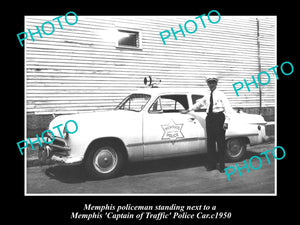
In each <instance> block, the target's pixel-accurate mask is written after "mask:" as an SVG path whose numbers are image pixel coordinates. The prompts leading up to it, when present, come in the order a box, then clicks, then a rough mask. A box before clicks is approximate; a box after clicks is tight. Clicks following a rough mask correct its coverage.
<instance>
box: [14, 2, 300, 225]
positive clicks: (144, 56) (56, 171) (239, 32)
mask: <svg viewBox="0 0 300 225" xmlns="http://www.w3.org/2000/svg"><path fill="white" fill-rule="evenodd" d="M91 7H92V6H91ZM285 10H286V9H284V8H282V9H280V10H279V9H275V8H274V9H273V8H272V9H271V8H270V9H268V10H265V11H264V10H263V9H260V8H257V10H254V11H251V10H250V9H248V10H246V9H244V10H240V11H239V10H237V9H236V10H235V9H231V10H229V9H225V8H222V7H217V6H215V7H210V8H204V7H203V8H201V7H200V8H198V9H197V10H195V9H194V10H192V12H191V13H186V12H185V11H182V12H181V13H180V12H178V11H174V12H171V11H170V12H166V13H161V12H160V11H158V12H157V13H156V14H157V15H155V14H149V13H143V12H144V11H140V12H139V13H130V12H129V11H128V12H127V13H126V14H125V12H123V13H122V12H118V10H116V11H113V10H108V11H107V12H103V11H100V10H99V11H97V10H95V9H93V10H92V9H91V10H84V9H80V8H75V7H69V8H66V9H60V10H58V9H57V10H53V9H50V8H49V12H47V11H45V10H40V11H39V10H33V9H32V10H31V9H29V8H28V7H27V8H26V7H25V8H24V10H23V11H22V12H21V13H20V15H18V16H17V17H16V20H17V24H18V26H17V29H16V30H15V34H14V35H15V47H16V49H17V51H16V53H17V61H16V62H17V63H16V69H17V73H18V76H17V77H16V78H15V80H16V81H15V82H16V83H17V84H18V87H17V89H16V90H17V102H16V106H17V112H18V116H17V118H16V119H15V121H16V123H17V124H16V125H15V126H17V127H18V130H17V135H16V137H15V142H14V143H13V144H14V145H15V149H14V158H15V161H16V164H15V166H16V169H15V171H16V175H15V177H16V182H15V183H14V185H15V186H16V192H15V194H14V197H15V201H16V202H18V203H19V204H20V207H22V208H23V209H24V210H22V213H21V214H20V216H21V217H23V218H24V222H25V221H31V222H32V223H33V224H34V223H35V222H38V221H41V220H47V221H48V222H51V224H52V221H53V222H54V221H56V222H57V221H60V223H62V224H69V223H74V224H76V223H81V224H82V223H85V224H90V223H97V224H99V223H102V224H107V223H118V224H119V223H126V224H128V223H133V224H134V223H142V222H148V223H150V224H152V223H161V222H171V223H174V224H177V223H184V224H190V223H193V224H194V223H197V224H198V223H206V224H207V223H214V224H223V223H225V224H238V223H241V222H245V221H248V222H252V221H253V222H257V221H263V220H266V219H267V220H268V221H269V222H270V221H273V220H274V221H277V218H278V219H279V218H286V216H287V215H288V212H289V211H290V207H292V206H291V205H289V204H288V202H289V201H290V200H291V199H294V197H292V198H291V196H290V194H292V193H295V192H294V191H293V190H295V186H296V184H293V183H295V182H296V180H295V178H296V174H295V173H296V172H297V169H296V170H294V169H292V166H295V165H298V164H297V162H294V161H293V160H297V156H296V155H295V154H296V152H297V151H296V150H297V149H296V148H295V147H294V146H293V144H294V142H295V141H296V140H297V138H294V136H295V134H296V131H293V130H297V123H298V122H297V121H298V119H297V116H296V115H295V113H296V111H297V110H296V108H297V107H296V105H295V104H292V103H295V102H296V101H297V100H296V99H297V94H296V91H297V87H296V69H297V66H296V55H295V48H296V42H295V31H294V30H293V29H292V27H293V26H291V24H296V23H295V20H294V19H295V16H293V14H290V15H289V14H288V13H289V11H285ZM284 12H286V13H287V14H285V13H284ZM289 23H290V24H289ZM288 25H289V26H288ZM294 125H296V126H294ZM293 127H294V128H293ZM286 189H290V190H286ZM283 206H285V208H283ZM29 209H30V210H34V212H33V211H32V212H31V211H29ZM271 212H272V213H271ZM32 213H34V216H33V214H32ZM270 213H271V214H272V215H271V214H270Z"/></svg>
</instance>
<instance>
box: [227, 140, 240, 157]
mask: <svg viewBox="0 0 300 225" xmlns="http://www.w3.org/2000/svg"><path fill="white" fill-rule="evenodd" d="M241 152H242V144H241V142H240V140H238V139H233V140H231V141H229V143H228V154H229V155H230V156H231V157H238V156H239V155H240V154H241Z"/></svg>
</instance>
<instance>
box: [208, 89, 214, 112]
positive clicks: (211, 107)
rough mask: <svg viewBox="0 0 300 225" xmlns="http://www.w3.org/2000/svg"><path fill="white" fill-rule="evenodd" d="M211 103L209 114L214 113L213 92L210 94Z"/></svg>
mask: <svg viewBox="0 0 300 225" xmlns="http://www.w3.org/2000/svg"><path fill="white" fill-rule="evenodd" d="M209 101H210V105H209V109H208V113H212V112H213V105H214V100H213V92H210V99H209Z"/></svg>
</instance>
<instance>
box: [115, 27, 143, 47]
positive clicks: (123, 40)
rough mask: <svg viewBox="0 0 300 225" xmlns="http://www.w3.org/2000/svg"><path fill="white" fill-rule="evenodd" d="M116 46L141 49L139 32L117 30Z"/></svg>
mask: <svg viewBox="0 0 300 225" xmlns="http://www.w3.org/2000/svg"><path fill="white" fill-rule="evenodd" d="M117 47H120V48H133V49H141V48H142V43H141V32H139V31H131V30H118V40H117Z"/></svg>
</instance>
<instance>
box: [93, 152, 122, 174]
mask: <svg viewBox="0 0 300 225" xmlns="http://www.w3.org/2000/svg"><path fill="white" fill-rule="evenodd" d="M117 163H118V156H117V153H116V151H115V150H113V149H108V148H105V149H99V150H97V151H96V153H95V156H94V160H93V164H94V167H95V168H96V170H98V171H99V172H100V173H109V172H111V171H113V170H114V169H115V168H116V165H117Z"/></svg>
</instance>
